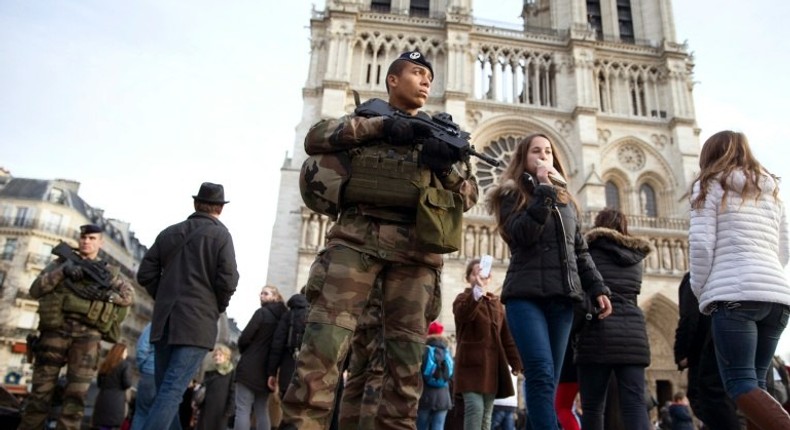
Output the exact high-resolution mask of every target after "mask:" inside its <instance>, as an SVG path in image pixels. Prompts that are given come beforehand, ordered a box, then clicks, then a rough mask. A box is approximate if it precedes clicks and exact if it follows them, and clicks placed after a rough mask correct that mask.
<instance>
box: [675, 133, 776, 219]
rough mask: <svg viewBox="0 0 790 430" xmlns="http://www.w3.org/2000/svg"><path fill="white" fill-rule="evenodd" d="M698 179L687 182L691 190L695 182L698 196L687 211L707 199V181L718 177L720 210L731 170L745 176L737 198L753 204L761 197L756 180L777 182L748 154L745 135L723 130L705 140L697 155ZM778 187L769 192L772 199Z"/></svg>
mask: <svg viewBox="0 0 790 430" xmlns="http://www.w3.org/2000/svg"><path fill="white" fill-rule="evenodd" d="M699 167H700V172H699V175H697V177H696V178H695V179H694V181H692V182H691V184H692V185H691V186H692V190H693V188H694V185H695V184H696V183H697V182H699V194H697V197H696V198H695V199H694V200H692V202H691V207H692V208H693V209H700V208H701V207H702V205H703V204H704V202H705V197H706V196H707V195H708V189H709V187H710V181H712V180H714V179H716V177H718V181H719V184H721V187H722V188H723V189H724V194H723V196H722V199H721V204H722V207H723V206H724V204H725V203H726V202H727V193H728V191H729V190H728V188H727V181H728V180H729V178H730V175H731V174H732V172H733V171H735V170H741V171H743V173H744V175H745V176H746V184H745V185H744V187H743V191H742V192H741V195H742V196H744V197H747V196H752V197H754V199H755V200H757V199H758V198H759V197H760V195H761V194H762V189H761V188H760V177H761V176H762V175H764V174H767V175H769V176H771V177H772V178H773V179H774V180H775V181H777V182H778V178H777V177H776V176H774V175H773V174H771V173H770V172H768V171H767V170H766V169H765V167H763V166H762V165H761V164H760V162H759V161H757V159H756V158H755V157H754V155H753V154H752V150H751V148H749V140H748V139H746V135H744V134H743V133H739V132H736V131H730V130H724V131H720V132H718V133H716V134H714V135H713V136H711V137H709V138H708V140H706V141H705V144H704V145H702V152H700V155H699ZM778 193H779V187H775V188H774V191H773V196H774V198H777V195H778Z"/></svg>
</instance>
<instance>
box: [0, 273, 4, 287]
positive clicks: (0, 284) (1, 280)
mask: <svg viewBox="0 0 790 430" xmlns="http://www.w3.org/2000/svg"><path fill="white" fill-rule="evenodd" d="M4 286H5V272H3V271H2V270H0V291H3V287H4Z"/></svg>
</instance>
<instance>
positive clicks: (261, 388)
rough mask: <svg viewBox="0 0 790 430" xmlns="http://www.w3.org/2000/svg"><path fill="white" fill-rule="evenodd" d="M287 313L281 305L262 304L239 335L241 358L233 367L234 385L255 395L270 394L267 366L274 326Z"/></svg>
mask: <svg viewBox="0 0 790 430" xmlns="http://www.w3.org/2000/svg"><path fill="white" fill-rule="evenodd" d="M287 310H288V309H287V308H286V307H285V304H283V302H268V303H264V304H263V305H261V307H260V308H259V309H258V310H257V311H255V313H254V314H253V315H252V318H251V319H250V322H249V323H247V326H246V327H244V330H243V331H242V332H241V336H239V351H240V352H241V358H240V359H239V364H238V365H237V366H236V382H238V383H241V384H243V385H244V386H245V387H247V388H249V389H250V390H252V391H253V392H254V393H268V392H271V390H270V389H269V387H268V386H267V384H266V381H267V379H268V369H267V363H268V362H269V354H270V351H271V349H272V340H273V338H274V332H275V331H276V330H277V324H278V323H279V322H280V318H282V315H283V314H284V313H285V312H286V311H287Z"/></svg>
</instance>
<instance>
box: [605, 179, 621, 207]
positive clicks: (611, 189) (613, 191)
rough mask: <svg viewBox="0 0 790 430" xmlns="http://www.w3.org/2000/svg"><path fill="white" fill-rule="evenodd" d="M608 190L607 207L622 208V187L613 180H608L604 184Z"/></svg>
mask: <svg viewBox="0 0 790 430" xmlns="http://www.w3.org/2000/svg"><path fill="white" fill-rule="evenodd" d="M604 190H605V192H606V207H607V208H609V209H617V210H620V189H619V188H617V185H615V183H614V182H612V181H606V185H605V186H604Z"/></svg>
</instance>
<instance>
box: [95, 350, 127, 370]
mask: <svg viewBox="0 0 790 430" xmlns="http://www.w3.org/2000/svg"><path fill="white" fill-rule="evenodd" d="M124 352H126V344H124V343H116V344H115V345H113V346H112V348H110V352H108V353H107V357H104V361H102V363H101V366H99V374H100V375H106V374H108V373H110V372H111V371H112V369H114V368H115V366H117V365H118V364H120V363H121V361H123V353H124Z"/></svg>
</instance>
